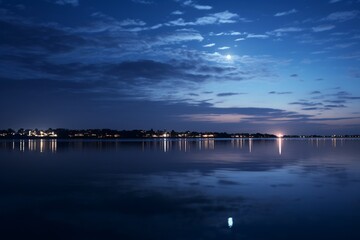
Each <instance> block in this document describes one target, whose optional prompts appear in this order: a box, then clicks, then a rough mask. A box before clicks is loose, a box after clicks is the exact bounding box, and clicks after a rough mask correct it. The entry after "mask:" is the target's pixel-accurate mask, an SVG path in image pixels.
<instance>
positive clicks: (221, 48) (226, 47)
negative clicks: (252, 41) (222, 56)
mask: <svg viewBox="0 0 360 240" xmlns="http://www.w3.org/2000/svg"><path fill="white" fill-rule="evenodd" d="M218 49H219V50H227V49H230V47H228V46H223V47H219V48H218Z"/></svg>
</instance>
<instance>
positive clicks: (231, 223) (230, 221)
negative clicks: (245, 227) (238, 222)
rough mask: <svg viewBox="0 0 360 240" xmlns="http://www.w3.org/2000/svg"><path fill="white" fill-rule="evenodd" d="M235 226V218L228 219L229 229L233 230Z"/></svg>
mask: <svg viewBox="0 0 360 240" xmlns="http://www.w3.org/2000/svg"><path fill="white" fill-rule="evenodd" d="M233 225H234V221H233V218H232V217H229V218H228V226H229V228H232V226H233Z"/></svg>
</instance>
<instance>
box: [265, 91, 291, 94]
mask: <svg viewBox="0 0 360 240" xmlns="http://www.w3.org/2000/svg"><path fill="white" fill-rule="evenodd" d="M269 94H278V95H285V94H292V92H276V91H271V92H269Z"/></svg>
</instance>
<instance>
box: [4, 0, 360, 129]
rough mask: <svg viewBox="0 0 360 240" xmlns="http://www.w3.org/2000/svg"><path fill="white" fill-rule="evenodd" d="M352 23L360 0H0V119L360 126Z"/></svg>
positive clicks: (359, 51) (67, 124) (52, 123)
mask: <svg viewBox="0 0 360 240" xmlns="http://www.w3.org/2000/svg"><path fill="white" fill-rule="evenodd" d="M359 26H360V1H359V0H352V1H350V0H316V1H314V0H298V1H295V0H294V1H289V0H284V1H280V0H279V1H275V0H274V1H267V0H251V1H230V0H222V1H215V0H198V1H195V0H193V1H191V0H157V1H156V0H121V1H120V0H109V1H100V0H37V1H25V0H23V1H17V0H0V34H1V37H0V49H1V50H0V51H1V54H0V108H1V117H0V128H2V129H5V128H10V127H11V128H15V129H17V128H20V127H23V128H42V129H46V128H49V127H52V128H60V127H62V128H113V129H150V128H154V129H167V130H172V129H174V130H178V131H181V130H199V131H228V132H263V133H265V132H268V133H280V132H281V133H283V134H351V133H354V134H355V133H359V132H360V92H359V90H360V61H359V60H360V45H359V40H360V28H359Z"/></svg>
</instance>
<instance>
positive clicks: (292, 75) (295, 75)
mask: <svg viewBox="0 0 360 240" xmlns="http://www.w3.org/2000/svg"><path fill="white" fill-rule="evenodd" d="M298 76H299V75H298V74H296V73H294V74H291V75H290V77H293V78H296V77H298Z"/></svg>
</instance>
